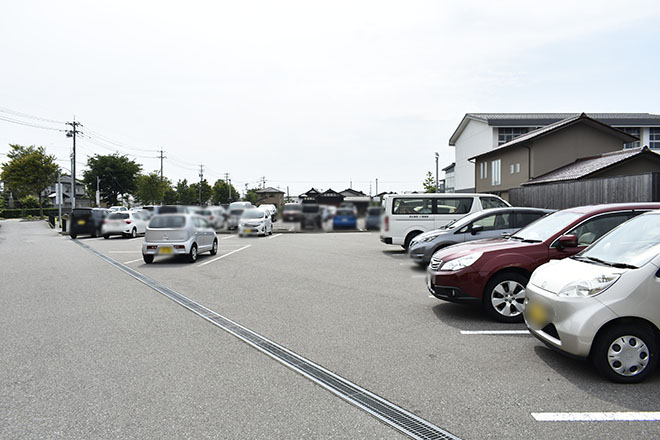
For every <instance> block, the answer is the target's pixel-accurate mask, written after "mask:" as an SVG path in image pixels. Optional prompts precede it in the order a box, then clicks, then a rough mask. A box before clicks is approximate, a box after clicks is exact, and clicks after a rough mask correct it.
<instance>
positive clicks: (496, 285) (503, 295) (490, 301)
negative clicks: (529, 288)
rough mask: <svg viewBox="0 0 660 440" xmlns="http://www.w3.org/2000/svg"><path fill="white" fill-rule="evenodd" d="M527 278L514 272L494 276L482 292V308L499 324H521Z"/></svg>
mask: <svg viewBox="0 0 660 440" xmlns="http://www.w3.org/2000/svg"><path fill="white" fill-rule="evenodd" d="M528 281H529V277H526V276H524V275H522V274H519V273H515V272H508V273H501V274H498V275H495V276H494V277H493V278H491V279H490V281H488V284H487V285H486V290H485V291H484V299H483V301H484V308H485V309H486V312H487V313H488V314H489V315H490V316H491V317H492V318H494V319H496V320H497V321H500V322H522V320H523V315H522V311H523V308H524V302H525V286H526V285H527V282H528Z"/></svg>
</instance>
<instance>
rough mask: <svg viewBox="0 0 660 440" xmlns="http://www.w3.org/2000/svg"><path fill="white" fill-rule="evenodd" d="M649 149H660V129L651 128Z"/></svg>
mask: <svg viewBox="0 0 660 440" xmlns="http://www.w3.org/2000/svg"><path fill="white" fill-rule="evenodd" d="M649 148H660V128H655V127H654V128H649Z"/></svg>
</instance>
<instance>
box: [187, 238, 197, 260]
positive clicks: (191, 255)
mask: <svg viewBox="0 0 660 440" xmlns="http://www.w3.org/2000/svg"><path fill="white" fill-rule="evenodd" d="M195 261H197V245H196V244H195V243H193V245H192V246H191V248H190V253H189V254H188V262H189V263H194V262H195Z"/></svg>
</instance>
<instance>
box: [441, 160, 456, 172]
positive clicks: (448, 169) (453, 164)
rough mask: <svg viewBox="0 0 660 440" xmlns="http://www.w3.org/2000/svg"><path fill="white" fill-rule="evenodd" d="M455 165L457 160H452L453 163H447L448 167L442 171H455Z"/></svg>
mask: <svg viewBox="0 0 660 440" xmlns="http://www.w3.org/2000/svg"><path fill="white" fill-rule="evenodd" d="M455 167H456V162H452V163H451V165H447V166H446V167H444V168H443V169H442V171H445V172H447V171H450V170H451V171H453V170H454V168H455Z"/></svg>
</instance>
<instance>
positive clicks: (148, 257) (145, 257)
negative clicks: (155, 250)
mask: <svg viewBox="0 0 660 440" xmlns="http://www.w3.org/2000/svg"><path fill="white" fill-rule="evenodd" d="M142 259H143V260H144V262H145V263H147V264H151V263H153V262H154V256H153V255H148V254H142Z"/></svg>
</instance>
